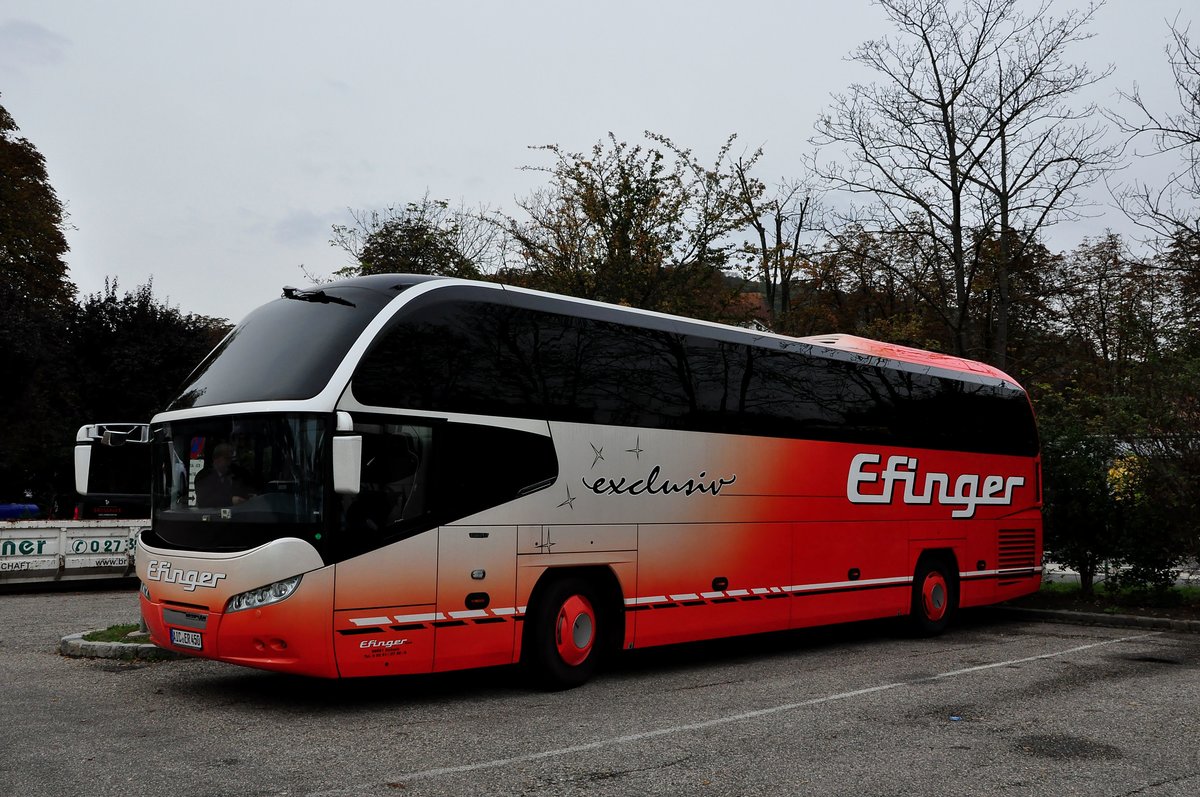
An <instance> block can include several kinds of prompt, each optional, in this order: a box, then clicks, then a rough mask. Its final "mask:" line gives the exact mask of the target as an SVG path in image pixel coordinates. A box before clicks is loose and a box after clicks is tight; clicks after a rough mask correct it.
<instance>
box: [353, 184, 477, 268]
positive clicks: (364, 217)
mask: <svg viewBox="0 0 1200 797" xmlns="http://www.w3.org/2000/svg"><path fill="white" fill-rule="evenodd" d="M350 215H351V217H352V218H353V220H354V223H353V224H335V225H334V226H333V238H332V239H331V240H330V244H331V245H333V246H336V247H338V248H339V249H341V250H343V251H344V252H346V253H347V254H349V255H350V256H351V257H352V258H354V261H355V262H354V264H353V265H350V266H346V267H345V268H342V269H339V270H338V271H336V272H334V276H336V277H353V276H358V275H364V274H392V273H398V274H437V275H442V276H449V277H463V278H466V279H478V278H480V277H481V276H483V274H484V273H485V271H486V270H487V269H488V268H489V266H490V265H491V261H492V260H493V259H494V257H495V256H496V249H495V248H496V246H497V244H498V242H499V240H500V238H501V235H500V231H499V230H498V229H497V228H496V227H495V226H494V225H493V224H491V223H489V222H487V221H486V220H484V218H483V216H482V214H472V213H468V212H467V211H466V210H465V209H462V208H459V209H451V207H450V205H449V203H448V202H446V201H445V200H440V199H431V198H430V197H429V195H428V194H427V195H426V196H424V197H423V198H422V199H421V201H420V202H409V203H407V204H406V205H404V206H403V207H389V208H386V209H385V210H383V211H351V212H350Z"/></svg>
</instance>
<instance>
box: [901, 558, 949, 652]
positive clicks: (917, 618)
mask: <svg viewBox="0 0 1200 797" xmlns="http://www.w3.org/2000/svg"><path fill="white" fill-rule="evenodd" d="M957 609H958V583H957V581H956V580H955V579H954V573H953V572H952V570H951V567H950V565H949V563H948V562H947V560H946V558H945V557H925V558H922V559H921V561H920V563H918V565H917V572H916V575H915V576H914V577H913V594H912V609H911V612H910V615H909V616H910V619H911V621H912V627H913V630H915V631H916V632H917V633H918V634H920V635H922V636H934V635H936V634H940V633H942V631H944V630H946V626H947V625H949V624H950V618H951V617H952V616H953V615H954V613H955V611H957Z"/></svg>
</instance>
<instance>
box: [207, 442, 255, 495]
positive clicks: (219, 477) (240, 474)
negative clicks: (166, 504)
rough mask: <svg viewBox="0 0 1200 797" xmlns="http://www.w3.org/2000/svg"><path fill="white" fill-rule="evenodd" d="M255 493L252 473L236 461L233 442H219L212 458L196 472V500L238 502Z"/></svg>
mask: <svg viewBox="0 0 1200 797" xmlns="http://www.w3.org/2000/svg"><path fill="white" fill-rule="evenodd" d="M252 495H253V491H252V489H251V484H250V477H249V474H247V473H246V470H245V468H242V467H241V466H240V465H238V464H237V463H235V462H234V461H233V446H231V445H229V444H228V443H220V444H219V445H217V447H216V448H214V449H213V456H212V462H211V463H210V464H209V465H206V466H204V468H202V469H201V471H200V472H199V473H197V474H196V503H197V504H198V505H199V506H236V505H238V504H240V503H242V502H244V501H246V500H247V499H249V498H251V497H252Z"/></svg>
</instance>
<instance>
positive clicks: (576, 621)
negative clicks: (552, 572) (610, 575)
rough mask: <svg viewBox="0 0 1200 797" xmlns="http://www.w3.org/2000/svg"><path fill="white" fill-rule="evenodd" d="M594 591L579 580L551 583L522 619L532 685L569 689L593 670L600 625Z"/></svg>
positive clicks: (591, 673) (587, 677)
mask: <svg viewBox="0 0 1200 797" xmlns="http://www.w3.org/2000/svg"><path fill="white" fill-rule="evenodd" d="M596 606H597V598H596V592H595V590H594V589H592V587H591V585H590V584H589V583H588V582H587V581H586V580H585V579H582V578H578V577H568V578H564V579H560V580H557V581H554V582H553V583H551V584H550V585H549V586H548V587H547V588H546V591H545V592H544V593H542V595H541V596H539V598H538V601H537V603H536V605H535V606H534V607H533V611H532V612H531V613H530V614H529V615H528V616H527V617H526V618H525V622H526V623H527V626H526V634H527V637H526V642H525V644H524V645H523V648H522V649H523V651H524V653H523V655H522V659H523V661H524V663H525V665H526V667H527V669H528V670H529V672H530V675H531V677H532V678H533V682H534V683H535V684H536V685H537V686H539V687H541V688H543V689H550V690H559V689H570V688H571V687H575V686H579V685H580V684H582V683H584V682H586V681H587V680H588V679H589V678H591V677H592V675H594V674H595V672H596V666H597V661H598V659H599V657H600V652H601V651H600V648H601V644H600V640H601V639H603V636H602V635H601V631H602V630H603V629H602V628H601V621H600V619H599V617H600V616H599V613H598V612H597V611H596Z"/></svg>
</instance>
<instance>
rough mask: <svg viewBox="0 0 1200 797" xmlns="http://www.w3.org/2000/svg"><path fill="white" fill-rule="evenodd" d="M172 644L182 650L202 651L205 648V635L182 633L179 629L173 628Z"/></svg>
mask: <svg viewBox="0 0 1200 797" xmlns="http://www.w3.org/2000/svg"><path fill="white" fill-rule="evenodd" d="M171 644H172V645H178V646H179V647H181V648H194V649H195V650H200V649H201V648H203V647H204V641H203V635H201V634H200V632H198V631H181V630H179V629H178V628H172V629H171Z"/></svg>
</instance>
